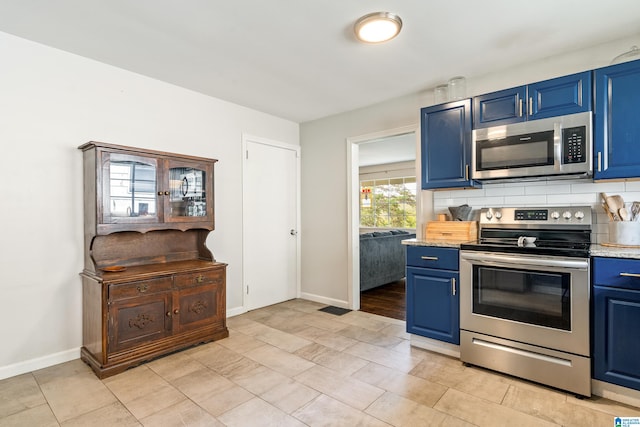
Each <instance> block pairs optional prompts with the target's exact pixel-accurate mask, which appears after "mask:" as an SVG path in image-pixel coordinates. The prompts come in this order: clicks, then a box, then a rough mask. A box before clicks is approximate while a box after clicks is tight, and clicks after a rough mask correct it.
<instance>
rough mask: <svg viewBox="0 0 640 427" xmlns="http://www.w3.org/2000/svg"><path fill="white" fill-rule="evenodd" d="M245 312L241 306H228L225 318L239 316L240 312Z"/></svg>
mask: <svg viewBox="0 0 640 427" xmlns="http://www.w3.org/2000/svg"><path fill="white" fill-rule="evenodd" d="M246 312H247V310H245V308H244V307H243V306H240V307H234V308H230V309H227V318H229V317H233V316H239V315H240V314H244V313H246Z"/></svg>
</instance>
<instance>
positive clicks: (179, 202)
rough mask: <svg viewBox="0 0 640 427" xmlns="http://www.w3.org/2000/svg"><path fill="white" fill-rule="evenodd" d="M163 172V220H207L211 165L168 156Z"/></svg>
mask: <svg viewBox="0 0 640 427" xmlns="http://www.w3.org/2000/svg"><path fill="white" fill-rule="evenodd" d="M167 174H168V179H169V196H168V197H166V196H165V218H164V219H165V221H211V220H212V217H213V191H212V190H213V189H212V185H213V167H212V166H209V165H206V164H200V163H195V162H193V163H192V162H178V161H171V160H170V161H169V165H168V168H167Z"/></svg>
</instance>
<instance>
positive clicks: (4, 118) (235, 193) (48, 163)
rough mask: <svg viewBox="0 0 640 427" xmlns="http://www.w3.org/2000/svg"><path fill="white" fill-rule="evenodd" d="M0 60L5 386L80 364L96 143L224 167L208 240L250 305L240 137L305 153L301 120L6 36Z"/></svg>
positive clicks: (0, 332) (234, 303)
mask: <svg viewBox="0 0 640 427" xmlns="http://www.w3.org/2000/svg"><path fill="white" fill-rule="evenodd" d="M0 57H1V58H2V66H1V67H0V143H1V144H2V155H1V156H0V171H2V172H1V174H2V181H3V185H2V187H1V190H0V192H1V195H2V203H1V205H0V224H2V227H3V229H2V238H1V244H0V259H1V260H2V269H1V270H0V301H1V302H2V309H1V310H0V337H1V339H2V349H1V351H0V378H4V377H8V376H12V375H16V374H18V373H21V372H25V371H29V370H32V369H36V368H40V367H43V366H48V365H51V364H54V363H57V362H60V361H64V360H69V359H73V358H77V357H79V347H80V346H81V344H82V336H81V335H82V332H81V331H82V306H81V282H80V277H79V276H78V273H79V272H80V271H81V270H82V268H83V264H82V259H83V258H82V251H83V237H82V236H83V212H82V155H81V152H80V151H79V150H77V147H78V146H79V145H81V144H83V143H85V142H87V141H90V140H97V141H104V142H110V143H114V144H122V145H131V146H138V147H144V148H151V149H157V150H162V151H170V152H177V153H185V154H191V155H196V156H203V157H213V158H217V159H219V162H218V163H217V164H216V170H215V178H216V183H215V203H216V230H215V231H213V232H212V233H211V234H210V235H209V239H208V241H207V244H208V245H209V247H210V248H211V249H212V251H213V252H214V255H215V257H216V258H217V259H218V260H219V261H222V262H226V263H228V264H229V267H228V276H227V277H228V282H227V308H228V310H229V311H234V310H236V311H237V310H238V309H241V308H242V307H241V306H242V283H241V280H242V246H241V242H242V227H241V226H242V224H241V218H242V215H239V214H238V213H239V212H241V209H242V204H241V202H242V195H241V190H242V171H241V166H242V157H241V143H242V139H241V135H242V133H243V132H246V133H250V134H252V135H256V136H261V137H265V138H269V139H272V140H277V141H282V142H286V143H289V144H296V145H298V144H299V126H298V124H296V123H293V122H290V121H287V120H283V119H279V118H276V117H273V116H270V115H267V114H263V113H260V112H257V111H254V110H251V109H248V108H244V107H240V106H237V105H234V104H230V103H227V102H224V101H221V100H218V99H215V98H211V97H208V96H204V95H201V94H198V93H195V92H192V91H189V90H186V89H182V88H179V87H176V86H173V85H169V84H166V83H163V82H160V81H157V80H153V79H150V78H147V77H143V76H140V75H137V74H134V73H131V72H128V71H125V70H122V69H118V68H114V67H111V66H108V65H104V64H101V63H98V62H95V61H92V60H89V59H86V58H82V57H79V56H75V55H72V54H69V53H65V52H62V51H60V50H56V49H52V48H49V47H45V46H43V45H39V44H36V43H32V42H29V41H26V40H23V39H19V38H16V37H14V36H11V35H8V34H5V33H0Z"/></svg>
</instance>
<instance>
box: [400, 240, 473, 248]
mask: <svg viewBox="0 0 640 427" xmlns="http://www.w3.org/2000/svg"><path fill="white" fill-rule="evenodd" d="M462 243H467V241H451V240H437V239H428V240H426V239H406V240H403V241H402V244H403V245H407V246H434V247H440V248H455V249H460V245H461V244H462Z"/></svg>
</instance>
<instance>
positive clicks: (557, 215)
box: [551, 211, 560, 219]
mask: <svg viewBox="0 0 640 427" xmlns="http://www.w3.org/2000/svg"><path fill="white" fill-rule="evenodd" d="M551 218H552V219H559V218H560V212H558V211H553V212H551Z"/></svg>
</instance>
